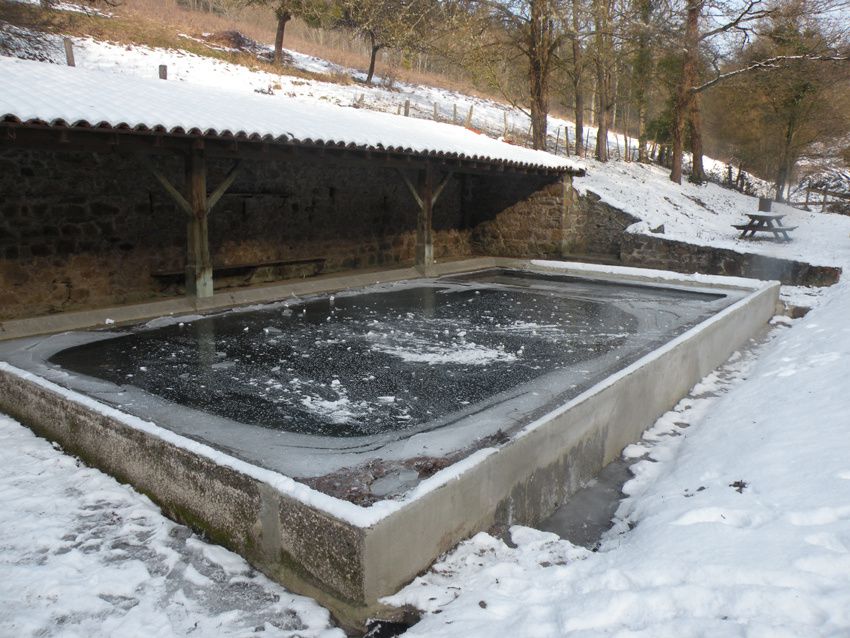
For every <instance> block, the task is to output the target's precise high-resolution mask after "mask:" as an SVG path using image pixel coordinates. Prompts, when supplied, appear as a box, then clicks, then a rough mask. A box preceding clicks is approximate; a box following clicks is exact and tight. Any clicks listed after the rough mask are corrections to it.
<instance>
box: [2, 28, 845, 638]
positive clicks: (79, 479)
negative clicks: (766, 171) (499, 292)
mask: <svg viewBox="0 0 850 638" xmlns="http://www.w3.org/2000/svg"><path fill="white" fill-rule="evenodd" d="M3 34H4V37H6V38H7V39H8V38H9V37H18V38H20V41H21V43H22V44H21V46H24V45H27V46H30V45H32V44H33V41H32V40H31V39H29V37H28V36H27V34H26V33H23V32H21V33H18V34H17V35H15V31H14V29H13V28H10V27H6V28H5V29H4V31H3ZM10 34H12V35H11V36H10ZM33 46H38V47H42V48H41V49H39V50H38V51H36V52H34V53H32V55H33V56H34V57H37V56H39V55H43V56H45V57H44V59H54V60H55V61H60V60H61V55H62V54H61V48H60V47H59V44H58V40H57V39H55V38H52V39H51V38H46V39H43V40H41V43H40V44H37V45H33ZM75 46H76V51H77V63H78V65H80V66H85V67H89V68H100V69H104V70H111V71H113V72H118V73H126V74H130V75H137V76H142V75H144V76H147V77H156V69H157V65H158V64H161V63H165V64H168V65H169V77H170V78H172V79H171V80H169V81H172V80H175V79H176V80H184V81H187V82H195V83H198V84H207V85H215V86H223V85H227V86H228V87H229V88H232V90H236V91H254V90H264V91H267V90H268V88H269V87H270V86H271V87H272V92H273V93H274V94H275V96H278V99H279V96H287V95H288V96H290V97H299V98H300V99H312V100H323V101H329V102H333V103H337V104H341V105H346V106H350V105H352V104H354V103H355V102H357V101H358V100H359V99H360V96H362V95H364V94H368V95H367V97H366V98H365V99H366V100H368V101H370V102H372V103H374V104H375V105H377V106H380V105H381V104H382V103H383V105H384V106H385V107H386V108H384V109H383V110H390V111H395V110H396V108H398V105H400V104H401V103H402V102H403V101H404V100H405V99H410V100H411V108H415V109H418V110H420V111H422V112H423V113H427V112H431V111H433V104H434V103H437V104H438V110H439V114H440V117H442V118H448V119H450V118H451V111H452V107H453V104H454V103H457V104H458V111H459V114H460V115H462V116H464V117H465V114H466V110H467V109H468V107H469V105H470V104H473V105H475V107H474V118H473V125H474V126H478V127H480V128H485V129H488V130H496V131H498V130H501V129H502V128H503V126H504V113H505V112H506V107H503V106H499V105H496V104H495V103H492V102H485V101H483V100H477V99H476V98H466V97H463V96H459V95H455V94H452V93H450V92H446V91H439V90H437V89H426V88H420V89H416V90H415V92H414V89H413V88H410V89H408V88H405V87H399V88H400V89H401V90H400V91H396V90H390V89H387V88H385V87H383V88H382V87H378V88H373V89H366V88H364V87H363V86H360V85H353V84H334V83H325V82H316V81H313V80H304V79H298V78H288V77H286V76H277V75H273V74H264V73H252V72H250V71H249V70H247V69H246V68H244V67H239V66H236V65H227V64H224V63H222V62H219V61H215V60H212V59H208V58H201V57H198V56H192V55H189V54H186V53H184V52H179V51H170V52H165V51H162V50H153V49H146V48H144V47H131V48H130V49H129V50H127V49H126V48H125V47H121V46H117V45H110V44H107V43H102V42H95V41H93V40H88V39H77V40H75ZM305 64H306V63H305ZM278 86H279V87H280V88H276V87H278ZM270 99H276V98H275V97H274V96H272V97H271V98H270ZM479 118H481V119H480V120H479ZM512 118H516V119H515V124H513V125H514V126H516V127H521V126H522V127H527V120H524V119H522V117H521V116H520V115H519V114H518V113H516V112H514V111H511V112H510V113H509V120H510V121H511V122H514V119H512ZM564 124H565V123H562V124H559V123H558V122H557V121H555V122H553V128H556V127H557V126H559V125H561V126H563V125H564ZM510 126H511V125H510V124H509V127H510ZM577 186H578V187H579V188H580V189H581V190H583V191H593V192H595V193H597V194H598V195H600V196H601V197H602V198H603V199H605V200H606V201H608V202H610V203H612V204H614V205H617V206H620V207H622V208H624V209H625V210H627V211H628V212H630V213H632V214H634V215H636V216H637V217H639V218H641V219H642V220H643V221H641V222H640V223H638V224H637V225H635V226H633V227H632V228H631V229H630V230H631V231H632V232H647V231H648V229H649V228H655V227H657V226H658V225H660V224H663V225H664V233H665V236H666V237H670V238H674V239H679V240H682V241H690V242H694V243H699V244H708V245H714V246H722V247H727V248H733V249H736V250H740V251H757V252H761V253H764V254H770V255H775V256H781V257H787V258H795V259H803V260H806V261H809V262H812V263H818V264H825V265H839V266H842V267H844V268H845V269H847V268H850V219H847V218H843V217H839V216H834V215H820V214H811V213H804V212H802V211H798V210H795V209H786V208H784V207H779V208H778V209H779V210H780V211H781V212H786V213H787V215H788V219H787V221H788V223H790V224H791V225H798V226H799V228H798V229H797V230H796V231H795V233H794V241H793V242H792V243H791V244H787V245H786V244H773V243H769V242H742V241H739V240H737V239H735V238H734V235H735V233H734V231H733V230H732V229H731V224H733V223H739V222H740V221H741V220H742V219H743V214H744V213H745V212H751V211H753V210H755V200H753V199H752V198H746V197H744V196H741V195H739V194H735V193H731V192H728V191H724V190H722V189H719V188H717V187H715V186H711V185H708V186H704V187H696V186H692V185H689V184H685V185H683V186H682V187H676V186H673V185H672V184H670V183H669V182H668V181H667V176H666V173H665V172H664V171H662V170H660V169H657V168H651V167H643V166H640V165H637V164H620V163H611V164H608V165H604V166H603V165H596V164H593V163H591V164H590V166H589V176H588V177H587V178H583V179H581V180H577ZM845 272H850V271H847V270H845ZM798 292H799V293H800V295H799V296H801V297H802V296H804V295H803V293H804V292H805V291H798ZM812 303H817V306H816V307H815V309H814V310H813V311H812V312H810V313H809V314H808V315H807V316H806V317H805V318H803V319H797V320H793V321H789V320H778V321H776V322H775V325H774V327H773V330H772V332H771V333H770V334H769V336H768V338H767V339H766V340H765V342H764V343H762V344H758V345H756V346H754V347H753V348H752V349H751V350H750V351H747V352H745V353H742V354H740V355H737V356H735V357H733V360H731V361H730V362H729V363H728V364H727V365H726V366H724V367H723V368H722V369H720V370H718V371H717V372H715V373H714V374H712V375H710V376H709V377H708V378H707V379H706V380H704V381H703V383H701V384H700V385H698V386H697V387H696V388H695V389H694V391H693V393H692V395H691V396H690V397H688V398H687V399H685V400H683V401H682V402H681V403H680V404H679V406H677V407H676V409H675V410H673V411H671V412H670V413H669V414H667V415H665V416H663V417H662V418H661V419H660V420H659V421H658V423H656V425H655V426H654V427H653V428H652V429H651V430H650V432H649V433H648V434H647V436H646V438H645V441H644V442H643V443H642V444H640V445H636V446H631V447H630V448H628V449H627V450H626V454H627V455H628V456H630V457H639V456H643V457H644V458H643V460H640V461H638V462H637V464H635V465H634V466H633V471H634V472H635V478H634V479H633V480H632V481H630V482H629V483H628V484H627V485H626V493H627V494H628V496H627V498H626V499H625V500H624V501H623V502H622V504H621V506H620V508H619V510H618V513H617V518H616V521H615V526H614V528H613V529H612V531H611V532H610V533H608V534H607V536H606V537H605V538H604V540H603V542H602V544H601V546H600V548H599V550H598V551H596V552H591V551H589V550H586V549H583V548H580V547H576V546H573V545H571V544H570V543H568V542H567V541H562V540H559V539H557V538H556V537H554V536H552V535H549V534H545V533H542V532H538V531H535V530H531V529H528V528H522V527H517V528H514V529H513V530H512V540H513V543H514V544H515V547H511V546H509V545H507V544H505V543H504V542H502V541H500V540H498V539H495V538H493V537H490V536H488V535H486V534H479V535H477V536H476V537H475V538H473V539H471V540H469V541H467V542H465V543H463V544H461V545H460V546H459V547H458V548H457V549H456V550H455V551H454V552H452V553H450V554H449V555H448V556H447V557H445V558H444V560H442V561H441V562H440V563H438V564H437V565H436V566H435V567H434V568H433V569H432V570H431V571H430V572H429V573H428V574H426V575H425V576H423V577H422V578H421V579H417V580H416V581H415V582H414V583H412V584H411V585H410V586H408V587H407V588H405V589H404V590H403V591H402V592H400V593H399V594H398V595H396V596H395V597H393V599H392V600H393V602H396V603H402V602H410V603H413V604H415V605H417V606H420V607H421V608H422V609H425V610H426V611H427V613H426V615H425V617H424V619H423V621H422V622H421V623H419V624H418V625H417V626H415V627H414V628H413V629H411V630H410V632H409V634H408V635H410V636H429V637H437V636H439V637H441V638H442V637H446V638H450V637H452V636H458V637H463V638H477V637H479V636H481V637H484V636H486V637H487V638H492V637H493V636H512V637H514V636H515V637H518V638H523V637H526V636H527V637H530V638H531V637H533V638H544V637H546V636H566V635H570V636H599V635H618V636H647V637H652V638H656V637H661V636H671V637H676V638H678V637H681V636H711V637H714V636H754V637H757V636H771V637H773V636H794V637H799V636H846V635H850V437H848V435H847V429H848V427H850V417H848V416H847V415H848V414H850V393H848V392H847V389H848V382H847V381H846V379H847V376H846V375H847V372H848V363H847V362H848V361H850V325H848V322H847V317H848V316H850V281H848V279H847V277H846V276H845V278H844V279H843V280H842V282H841V283H839V284H838V285H836V286H834V287H832V288H831V289H828V290H826V291H824V292H823V294H821V295H820V296H819V297H817V298H814V299H813V301H812ZM189 634H193V635H200V636H210V635H215V636H247V635H254V634H257V635H262V636H290V637H294V636H303V637H305V638H306V637H308V636H322V637H329V636H341V635H342V633H341V632H340V631H338V630H335V629H332V628H331V627H330V622H329V619H328V616H327V614H326V612H325V611H324V610H322V609H321V608H319V607H318V606H317V605H316V604H315V603H313V602H312V601H309V600H307V599H304V598H301V597H297V596H293V595H291V594H289V593H287V592H285V591H284V590H283V589H282V588H280V587H279V586H277V585H275V584H274V583H271V582H270V581H268V580H267V579H265V578H264V577H262V576H261V575H259V574H257V573H256V572H254V571H252V570H251V569H250V568H249V567H248V566H247V565H245V563H244V562H243V561H242V560H241V559H240V558H238V557H237V556H235V555H233V554H231V553H229V552H227V551H225V550H223V549H221V548H218V547H216V546H213V545H210V544H208V543H206V542H205V541H203V540H202V539H199V538H197V537H196V536H193V535H192V534H191V532H189V531H188V530H187V529H186V528H185V527H182V526H179V525H176V524H174V523H172V522H170V521H168V520H167V519H166V518H164V517H163V516H162V515H161V513H159V511H158V509H157V508H156V507H155V506H154V505H153V504H152V503H151V502H150V501H148V500H147V499H146V498H145V497H144V496H141V495H139V494H138V493H136V492H134V491H133V490H132V489H130V488H129V487H127V486H123V485H120V484H119V483H118V482H116V481H115V480H113V479H111V478H109V477H107V476H105V475H103V474H102V473H100V472H98V471H97V470H93V469H90V468H87V467H85V466H84V465H82V464H81V463H79V462H78V461H76V460H75V459H73V458H72V457H70V456H67V455H65V454H64V453H63V452H61V450H57V449H55V448H53V447H52V446H51V445H50V444H48V443H47V442H45V441H43V440H41V439H38V438H37V437H35V436H34V435H33V434H31V433H30V431H29V430H27V429H26V428H24V427H23V426H20V425H19V424H17V423H15V422H14V421H12V420H11V419H8V418H6V417H2V416H0V635H3V636H6V635H8V636H16V637H17V636H60V635H61V636H115V635H120V636H183V635H189Z"/></svg>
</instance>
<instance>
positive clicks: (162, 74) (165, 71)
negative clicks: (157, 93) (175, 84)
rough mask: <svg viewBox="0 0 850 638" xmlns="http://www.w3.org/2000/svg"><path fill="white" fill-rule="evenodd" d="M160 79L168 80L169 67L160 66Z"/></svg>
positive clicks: (165, 65)
mask: <svg viewBox="0 0 850 638" xmlns="http://www.w3.org/2000/svg"><path fill="white" fill-rule="evenodd" d="M159 79H160V80H167V79H168V65H167V64H160V65H159Z"/></svg>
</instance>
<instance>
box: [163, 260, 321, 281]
mask: <svg viewBox="0 0 850 638" xmlns="http://www.w3.org/2000/svg"><path fill="white" fill-rule="evenodd" d="M326 261H327V257H307V258H302V259H278V260H272V261H258V262H246V263H240V264H227V265H221V266H215V265H214V266H213V276H214V277H215V278H216V279H218V278H221V279H237V278H238V279H239V280H240V283H241V284H248V283H252V282H254V281H257V280H266V279H268V280H271V279H273V278H274V277H273V276H272V275H274V274H275V273H276V272H277V271H280V270H281V269H283V268H289V267H292V266H309V267H311V271H312V272H310V273H309V276H315V275H318V274H321V272H322V271H323V270H324V269H325V262H326ZM264 273H265V275H264ZM303 276H305V277H306V276H308V275H307V274H304V275H303ZM151 277H153V278H154V279H156V280H158V281H160V282H161V283H162V284H163V285H164V286H166V287H168V286H171V285H174V284H178V283H182V282H183V281H184V279H185V277H186V271H185V270H162V271H156V272H152V273H151Z"/></svg>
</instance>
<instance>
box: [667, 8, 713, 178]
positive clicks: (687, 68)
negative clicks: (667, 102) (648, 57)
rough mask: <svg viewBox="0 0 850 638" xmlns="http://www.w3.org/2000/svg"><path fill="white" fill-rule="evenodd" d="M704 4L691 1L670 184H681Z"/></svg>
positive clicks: (676, 105)
mask: <svg viewBox="0 0 850 638" xmlns="http://www.w3.org/2000/svg"><path fill="white" fill-rule="evenodd" d="M704 2H705V0H691V1H690V3H689V4H688V13H687V19H686V23H685V42H684V45H685V47H684V49H685V50H684V55H683V57H682V75H681V77H680V78H679V86H678V89H677V91H676V100H675V103H674V105H673V126H672V129H673V130H672V137H673V157H672V160H673V168H672V170H671V171H670V180H671V181H673V182H675V183H677V184H681V183H682V157H683V155H684V142H685V118H686V116H687V115H688V114H689V113H690V110H691V101H692V100H693V97H694V93H693V92H692V91H691V87H693V85H694V81H695V80H696V70H697V61H698V57H699V17H700V15H701V14H702V8H703V4H704Z"/></svg>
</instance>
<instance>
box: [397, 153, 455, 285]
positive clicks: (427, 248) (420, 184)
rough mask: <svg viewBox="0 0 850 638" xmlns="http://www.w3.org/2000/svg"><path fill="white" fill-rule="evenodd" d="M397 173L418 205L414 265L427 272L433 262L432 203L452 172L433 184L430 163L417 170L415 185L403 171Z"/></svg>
mask: <svg viewBox="0 0 850 638" xmlns="http://www.w3.org/2000/svg"><path fill="white" fill-rule="evenodd" d="M399 174H400V175H401V178H402V179H403V180H404V183H405V185H406V186H407V189H408V190H409V191H410V194H411V195H412V196H413V199H415V200H416V204H417V205H418V206H419V213H418V215H417V216H416V267H417V268H418V269H419V270H420V272H422V274H427V272H428V270H429V269H430V267H431V266H432V265H433V264H434V232H433V217H434V205H435V204H436V203H437V200H438V199H439V198H440V195H441V194H442V193H443V189H444V188H445V187H446V184H448V183H449V180H450V179H451V178H452V175H453V173H451V172H449V173H446V175H445V176H444V177H443V179H442V180H440V183H439V184H437V185H436V186H435V185H434V169H433V167H432V166H431V164H430V163H428V164H426V165H425V168H423V169H420V170H419V174H418V180H417V184H416V185H415V186H414V185H413V183H412V182H411V181H410V179H408V177H407V175H405V174H404V172H402V171H401V170H399Z"/></svg>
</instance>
